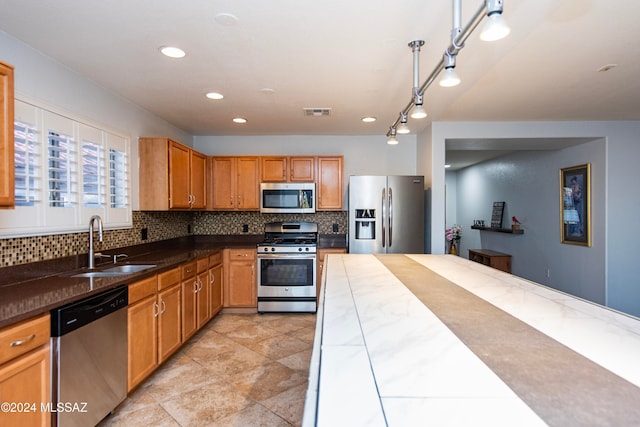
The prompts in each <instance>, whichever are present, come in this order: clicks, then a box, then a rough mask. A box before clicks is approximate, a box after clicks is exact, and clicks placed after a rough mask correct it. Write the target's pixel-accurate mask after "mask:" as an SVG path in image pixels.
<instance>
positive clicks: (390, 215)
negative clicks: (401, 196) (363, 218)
mask: <svg viewBox="0 0 640 427" xmlns="http://www.w3.org/2000/svg"><path fill="white" fill-rule="evenodd" d="M392 235H393V191H391V187H389V247H391V245H392V244H393V243H392V241H391V236H392Z"/></svg>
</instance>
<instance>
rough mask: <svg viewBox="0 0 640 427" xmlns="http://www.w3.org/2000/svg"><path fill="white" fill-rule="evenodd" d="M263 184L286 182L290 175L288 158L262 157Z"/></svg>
mask: <svg viewBox="0 0 640 427" xmlns="http://www.w3.org/2000/svg"><path fill="white" fill-rule="evenodd" d="M260 165H261V168H262V170H261V176H262V182H286V181H287V177H288V175H289V173H288V168H287V166H288V165H287V158H286V157H261V158H260Z"/></svg>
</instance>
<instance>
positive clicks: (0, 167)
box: [0, 62, 15, 208]
mask: <svg viewBox="0 0 640 427" xmlns="http://www.w3.org/2000/svg"><path fill="white" fill-rule="evenodd" d="M13 95H14V93H13V66H11V65H9V64H5V63H4V62H0V208H12V207H13V206H14V205H15V189H14V186H15V168H14V143H13V114H14V105H13Z"/></svg>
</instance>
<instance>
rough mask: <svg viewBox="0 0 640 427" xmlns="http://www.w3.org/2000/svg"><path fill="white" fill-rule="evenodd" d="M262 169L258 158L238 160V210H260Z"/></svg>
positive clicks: (241, 158)
mask: <svg viewBox="0 0 640 427" xmlns="http://www.w3.org/2000/svg"><path fill="white" fill-rule="evenodd" d="M259 171H260V167H259V163H258V158H257V157H238V158H237V186H236V188H237V190H236V191H237V199H238V205H237V206H238V209H241V210H257V209H260V196H259V192H260V191H259V190H260V181H259V178H260V173H259Z"/></svg>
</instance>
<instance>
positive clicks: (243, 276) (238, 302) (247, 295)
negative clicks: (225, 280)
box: [228, 261, 257, 307]
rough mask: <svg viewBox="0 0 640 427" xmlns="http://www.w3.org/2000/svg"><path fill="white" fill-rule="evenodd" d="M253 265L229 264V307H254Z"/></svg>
mask: <svg viewBox="0 0 640 427" xmlns="http://www.w3.org/2000/svg"><path fill="white" fill-rule="evenodd" d="M256 287H257V283H256V278H255V263H254V262H242V261H235V262H230V263H229V299H228V300H229V307H256V306H257V300H256Z"/></svg>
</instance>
